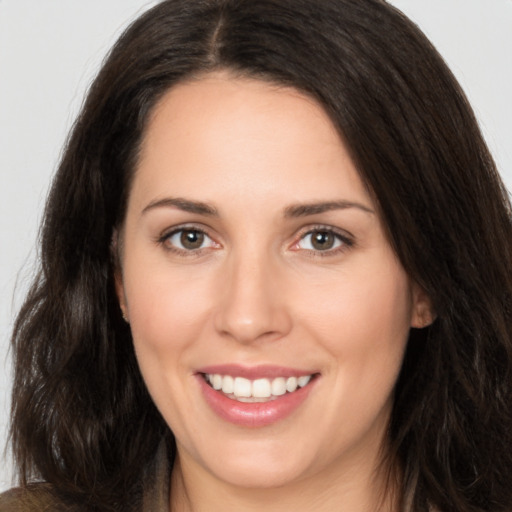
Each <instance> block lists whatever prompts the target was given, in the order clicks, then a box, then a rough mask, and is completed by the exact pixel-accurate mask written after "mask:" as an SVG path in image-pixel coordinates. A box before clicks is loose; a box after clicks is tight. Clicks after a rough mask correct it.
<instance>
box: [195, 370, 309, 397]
mask: <svg viewBox="0 0 512 512" xmlns="http://www.w3.org/2000/svg"><path fill="white" fill-rule="evenodd" d="M311 377H312V376H311V375H302V376H301V377H298V378H297V377H288V378H286V377H276V378H275V379H256V380H253V381H251V380H249V379H245V378H244V377H235V378H233V377H232V376H231V375H219V374H217V373H216V374H206V375H205V378H206V381H207V382H209V383H210V385H211V386H212V388H213V389H215V390H217V391H219V390H222V392H223V393H224V394H226V395H233V396H234V398H236V399H239V401H241V402H248V401H252V400H251V399H253V398H255V399H258V398H259V399H261V398H263V399H264V398H270V399H272V397H278V396H282V395H284V394H285V393H286V392H288V393H293V392H294V391H296V390H297V389H298V388H303V387H304V386H306V385H307V384H308V383H309V381H310V380H311Z"/></svg>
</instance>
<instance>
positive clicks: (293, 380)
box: [286, 377, 297, 393]
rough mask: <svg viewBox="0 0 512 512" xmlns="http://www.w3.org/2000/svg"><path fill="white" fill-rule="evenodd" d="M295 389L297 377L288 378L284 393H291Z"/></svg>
mask: <svg viewBox="0 0 512 512" xmlns="http://www.w3.org/2000/svg"><path fill="white" fill-rule="evenodd" d="M296 389H297V377H288V379H287V381H286V391H288V393H293V392H294V391H295V390H296Z"/></svg>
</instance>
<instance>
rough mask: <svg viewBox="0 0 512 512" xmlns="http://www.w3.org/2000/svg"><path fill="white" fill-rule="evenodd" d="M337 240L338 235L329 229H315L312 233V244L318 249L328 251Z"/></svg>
mask: <svg viewBox="0 0 512 512" xmlns="http://www.w3.org/2000/svg"><path fill="white" fill-rule="evenodd" d="M335 242H336V237H335V236H334V234H333V233H329V232H328V231H314V232H313V233H311V245H312V246H313V248H314V249H316V250H317V251H326V250H328V249H332V248H333V247H334V244H335Z"/></svg>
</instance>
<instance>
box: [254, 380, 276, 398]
mask: <svg viewBox="0 0 512 512" xmlns="http://www.w3.org/2000/svg"><path fill="white" fill-rule="evenodd" d="M271 394H272V393H271V385H270V381H269V380H268V379H258V380H255V381H254V382H253V383H252V396H253V397H254V398H268V397H269V396H270V395H271Z"/></svg>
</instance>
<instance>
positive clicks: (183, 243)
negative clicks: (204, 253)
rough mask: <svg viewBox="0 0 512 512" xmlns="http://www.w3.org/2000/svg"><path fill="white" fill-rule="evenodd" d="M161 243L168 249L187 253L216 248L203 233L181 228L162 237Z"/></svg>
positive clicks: (193, 229) (197, 230) (198, 230)
mask: <svg viewBox="0 0 512 512" xmlns="http://www.w3.org/2000/svg"><path fill="white" fill-rule="evenodd" d="M161 242H162V243H163V244H165V245H166V246H167V247H168V248H169V249H174V250H178V251H187V252H190V251H198V250H200V249H206V248H208V247H216V246H217V244H216V243H215V242H214V241H213V240H212V239H211V238H210V237H209V236H208V235H207V234H206V233H205V232H204V231H201V230H200V229H195V228H181V229H177V230H175V231H172V232H171V233H168V234H166V235H164V236H163V237H162V239H161Z"/></svg>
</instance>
